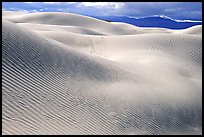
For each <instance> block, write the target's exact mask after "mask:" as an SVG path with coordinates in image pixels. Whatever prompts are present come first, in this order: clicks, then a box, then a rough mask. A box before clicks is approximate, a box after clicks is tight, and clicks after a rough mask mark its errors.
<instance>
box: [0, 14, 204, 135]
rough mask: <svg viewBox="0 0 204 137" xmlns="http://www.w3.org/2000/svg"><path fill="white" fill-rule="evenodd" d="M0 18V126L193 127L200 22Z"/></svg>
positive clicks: (35, 130)
mask: <svg viewBox="0 0 204 137" xmlns="http://www.w3.org/2000/svg"><path fill="white" fill-rule="evenodd" d="M2 18H3V21H2V24H3V26H2V36H3V37H2V134H157V135H159V134H202V76H201V74H202V33H201V32H202V26H194V27H191V28H188V29H185V30H170V29H161V28H140V27H135V26H132V25H129V24H125V23H113V22H105V21H101V20H98V19H94V18H90V17H86V16H81V15H75V14H70V13H54V12H50V13H48V12H47V13H30V14H22V13H15V12H4V13H3V16H2Z"/></svg>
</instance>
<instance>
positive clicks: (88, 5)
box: [2, 2, 202, 20]
mask: <svg viewBox="0 0 204 137" xmlns="http://www.w3.org/2000/svg"><path fill="white" fill-rule="evenodd" d="M2 5H3V8H4V9H5V10H14V9H15V10H31V11H32V10H37V11H41V12H43V11H53V12H54V11H60V12H71V13H77V14H83V15H90V16H102V15H107V16H111V15H113V16H115V15H116V16H118V15H121V16H132V17H144V16H152V15H165V16H168V17H171V18H174V19H178V20H202V2H3V4H2ZM11 8H14V9H11ZM46 8H47V9H46Z"/></svg>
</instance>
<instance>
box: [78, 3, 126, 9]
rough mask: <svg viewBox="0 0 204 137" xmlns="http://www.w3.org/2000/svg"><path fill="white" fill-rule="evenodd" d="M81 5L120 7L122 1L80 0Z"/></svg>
mask: <svg viewBox="0 0 204 137" xmlns="http://www.w3.org/2000/svg"><path fill="white" fill-rule="evenodd" d="M81 5H83V6H87V7H95V8H104V7H105V8H115V9H118V8H121V7H122V6H123V5H124V3H121V2H82V3H81Z"/></svg>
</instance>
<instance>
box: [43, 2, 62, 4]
mask: <svg viewBox="0 0 204 137" xmlns="http://www.w3.org/2000/svg"><path fill="white" fill-rule="evenodd" d="M43 3H44V4H60V3H62V2H43Z"/></svg>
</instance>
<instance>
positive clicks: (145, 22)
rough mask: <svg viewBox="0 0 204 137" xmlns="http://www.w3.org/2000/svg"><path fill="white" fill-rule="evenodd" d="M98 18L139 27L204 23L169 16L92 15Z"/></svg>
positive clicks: (185, 25) (171, 27) (178, 26)
mask: <svg viewBox="0 0 204 137" xmlns="http://www.w3.org/2000/svg"><path fill="white" fill-rule="evenodd" d="M92 17H95V18H98V19H102V20H106V21H109V22H110V21H112V22H125V23H129V24H132V25H135V26H139V27H159V28H169V29H185V28H189V27H192V26H195V25H202V21H194V20H175V19H172V18H170V17H167V16H161V15H154V16H148V17H142V18H135V17H130V16H92Z"/></svg>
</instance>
